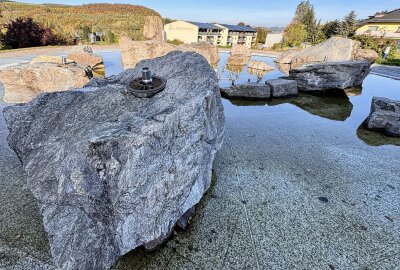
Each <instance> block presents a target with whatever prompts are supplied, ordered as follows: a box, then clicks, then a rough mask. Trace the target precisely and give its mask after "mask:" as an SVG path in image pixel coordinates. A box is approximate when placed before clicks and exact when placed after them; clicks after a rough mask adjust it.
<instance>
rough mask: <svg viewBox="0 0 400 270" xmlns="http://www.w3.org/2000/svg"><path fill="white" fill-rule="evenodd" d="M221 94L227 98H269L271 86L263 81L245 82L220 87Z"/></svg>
mask: <svg viewBox="0 0 400 270" xmlns="http://www.w3.org/2000/svg"><path fill="white" fill-rule="evenodd" d="M221 95H222V96H223V97H225V98H227V99H241V100H269V99H270V98H271V87H270V86H269V85H268V84H264V83H247V84H241V85H234V86H231V87H229V88H221Z"/></svg>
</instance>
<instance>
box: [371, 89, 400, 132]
mask: <svg viewBox="0 0 400 270" xmlns="http://www.w3.org/2000/svg"><path fill="white" fill-rule="evenodd" d="M367 128H368V129H371V130H379V131H383V132H384V133H386V134H387V135H389V136H393V137H400V101H395V100H390V99H388V98H383V97H374V98H373V99H372V104H371V112H370V114H369V116H368V119H367Z"/></svg>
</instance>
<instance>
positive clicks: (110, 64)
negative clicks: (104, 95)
mask: <svg viewBox="0 0 400 270" xmlns="http://www.w3.org/2000/svg"><path fill="white" fill-rule="evenodd" d="M101 54H102V56H103V58H104V62H105V74H106V76H111V75H114V74H117V73H119V72H121V71H122V70H123V67H122V64H121V55H120V52H102V53H101ZM228 57H229V54H228V53H221V60H220V62H219V63H218V66H217V68H216V73H217V76H218V78H219V79H220V86H221V87H229V86H231V85H232V83H235V84H242V83H246V82H249V81H250V82H257V81H259V82H265V80H268V79H275V78H279V77H280V76H284V75H285V73H283V72H281V71H280V70H279V69H278V68H277V67H276V65H275V63H274V60H275V59H274V58H271V57H266V56H260V55H253V56H252V57H251V60H255V61H262V62H265V63H267V64H268V65H270V66H272V67H274V68H275V70H273V71H268V72H262V73H261V74H260V73H258V72H255V71H254V70H250V69H248V66H247V65H245V66H233V67H232V66H227V65H226V62H227V59H228ZM374 96H379V97H386V98H390V99H394V100H400V87H399V81H396V80H393V79H389V78H385V77H380V76H377V75H373V74H370V75H369V76H368V77H367V78H366V79H365V81H364V83H363V85H362V87H359V88H352V89H347V90H345V91H342V90H338V91H336V90H335V91H327V92H325V93H315V94H314V93H312V94H310V93H300V95H299V97H294V98H288V99H273V100H271V101H268V102H260V101H257V102H251V101H237V100H235V101H233V100H232V101H230V100H226V99H224V100H223V104H224V108H225V115H226V116H227V118H228V119H229V118H230V116H232V117H234V116H235V115H241V114H247V115H251V116H252V117H251V118H252V119H253V120H254V121H257V122H261V123H263V124H264V125H268V123H267V122H263V120H264V119H265V116H266V115H270V114H274V113H282V112H292V113H293V114H296V117H297V118H299V119H301V121H302V122H304V123H307V122H309V121H310V120H311V119H313V118H319V119H320V125H321V127H326V129H327V130H329V129H330V128H332V127H337V128H340V129H343V131H346V132H344V133H343V136H345V137H344V138H342V139H346V138H348V139H349V140H350V139H354V138H359V139H360V140H362V141H363V142H364V143H366V144H368V145H371V146H380V145H400V139H398V138H390V137H387V136H385V135H382V134H380V133H378V132H374V131H368V130H365V128H364V126H363V125H362V123H363V122H364V120H365V119H366V118H367V117H368V114H369V111H370V107H371V101H372V97H374ZM288 117H290V116H286V117H283V118H281V122H280V126H279V127H277V126H275V127H274V128H279V129H282V130H291V129H292V128H291V126H290V123H289V121H287V120H288ZM292 132H295V130H292ZM327 135H329V134H327ZM332 139H333V140H334V138H332Z"/></svg>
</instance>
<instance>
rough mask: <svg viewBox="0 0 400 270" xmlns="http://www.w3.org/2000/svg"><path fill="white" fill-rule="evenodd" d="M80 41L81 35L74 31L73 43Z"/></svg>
mask: <svg viewBox="0 0 400 270" xmlns="http://www.w3.org/2000/svg"><path fill="white" fill-rule="evenodd" d="M81 41H82V37H81V36H80V35H79V34H78V33H77V32H75V33H74V43H75V44H78V43H79V42H81Z"/></svg>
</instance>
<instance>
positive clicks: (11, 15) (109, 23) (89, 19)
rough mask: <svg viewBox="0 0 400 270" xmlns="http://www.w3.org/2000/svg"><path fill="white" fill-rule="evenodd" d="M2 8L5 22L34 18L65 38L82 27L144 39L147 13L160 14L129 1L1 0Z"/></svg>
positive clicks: (0, 19)
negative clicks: (50, 0)
mask: <svg viewBox="0 0 400 270" xmlns="http://www.w3.org/2000/svg"><path fill="white" fill-rule="evenodd" d="M0 10H1V13H2V18H0V24H1V25H2V24H4V23H7V22H9V21H11V20H13V19H15V18H17V17H32V18H33V19H34V20H35V21H37V22H39V23H41V24H42V25H44V26H46V27H50V28H51V29H53V30H54V32H55V33H57V34H60V35H63V36H65V37H68V36H71V35H73V34H74V32H75V31H77V30H79V29H83V28H85V27H89V28H90V29H91V30H92V31H99V30H100V31H103V32H107V31H112V32H113V33H114V34H115V35H117V36H121V35H123V34H126V35H128V36H130V37H131V38H133V39H135V40H142V39H143V34H142V32H143V25H144V17H145V16H149V15H156V16H160V15H159V14H158V13H157V12H156V11H154V10H152V9H149V8H146V7H143V6H137V5H125V4H89V5H81V6H67V5H54V4H43V5H36V4H25V3H17V2H2V1H0Z"/></svg>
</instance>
